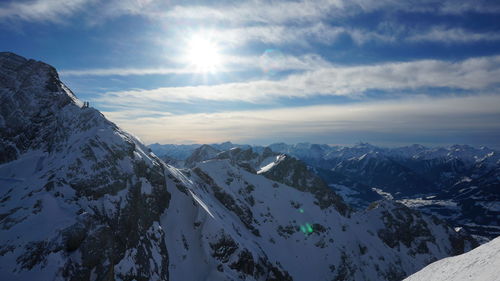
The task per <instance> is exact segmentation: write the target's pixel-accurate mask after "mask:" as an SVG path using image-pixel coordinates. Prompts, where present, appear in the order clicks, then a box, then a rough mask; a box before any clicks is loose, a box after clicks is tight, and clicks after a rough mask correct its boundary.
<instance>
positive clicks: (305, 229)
mask: <svg viewBox="0 0 500 281" xmlns="http://www.w3.org/2000/svg"><path fill="white" fill-rule="evenodd" d="M300 231H302V232H303V233H305V234H306V233H307V228H306V227H305V226H303V225H301V226H300Z"/></svg>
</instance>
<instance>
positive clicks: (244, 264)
mask: <svg viewBox="0 0 500 281" xmlns="http://www.w3.org/2000/svg"><path fill="white" fill-rule="evenodd" d="M167 147H170V148H172V149H176V153H175V154H171V155H170V156H167V158H165V159H166V160H167V161H169V163H175V164H176V165H177V166H178V168H176V167H173V166H171V165H168V164H166V163H165V161H163V160H161V159H160V158H159V157H157V156H156V155H155V154H154V153H153V152H151V151H150V149H149V148H148V147H146V146H145V145H144V144H142V143H141V142H140V141H138V140H137V139H136V138H134V137H133V136H132V135H131V134H129V133H127V132H125V131H123V130H122V129H120V128H119V127H118V126H116V125H115V124H113V123H112V122H110V121H109V120H107V119H106V118H105V117H104V116H103V115H102V114H101V113H100V112H99V111H98V110H96V109H94V108H92V107H88V106H85V105H84V103H83V102H81V101H80V100H78V99H77V98H76V96H75V95H74V94H73V93H72V92H71V91H70V90H69V89H68V88H67V87H66V86H65V85H64V84H63V83H62V82H61V81H60V80H59V77H58V74H57V72H56V70H55V69H54V68H53V67H51V66H50V65H47V64H45V63H43V62H39V61H34V60H29V59H26V58H23V57H20V56H18V55H15V54H12V53H0V280H71V281H79V280H105V281H108V280H193V281H198V280H200V281H201V280H211V281H212V280H214V281H215V280H222V281H224V280H227V281H229V280H253V281H257V280H259V281H264V280H267V281H277V280H337V281H340V280H368V281H370V280H373V281H378V280H391V281H392V280H394V281H396V280H398V281H399V280H401V279H403V278H405V277H406V276H408V275H410V274H412V273H414V272H416V271H418V270H420V269H421V268H423V267H424V266H426V265H428V264H429V263H432V262H434V261H436V260H439V259H442V258H445V257H449V256H452V255H457V254H461V253H464V252H466V251H469V250H471V249H472V248H474V247H476V246H477V245H478V243H477V242H476V240H475V239H474V238H473V237H472V236H471V235H469V234H468V233H467V232H466V231H459V230H457V229H454V228H452V227H450V226H449V225H448V224H447V223H445V222H444V221H442V220H440V219H438V218H436V217H431V216H428V215H425V214H423V213H422V212H420V211H418V210H412V209H410V208H408V207H406V206H405V205H403V204H401V203H398V202H395V201H393V200H382V201H377V202H376V203H371V204H370V206H369V207H368V208H366V209H364V210H362V211H357V212H355V210H354V207H351V206H349V205H348V204H347V203H346V202H345V201H344V200H343V199H342V197H341V196H339V195H338V194H337V193H336V192H335V190H334V189H332V188H330V187H329V186H328V185H332V184H337V185H341V184H346V185H345V186H346V188H353V189H352V192H355V191H356V189H354V188H358V189H359V190H363V188H364V187H365V186H367V187H370V188H371V185H370V182H369V181H370V180H372V179H371V177H370V175H364V174H361V175H360V176H362V177H360V178H359V179H356V178H355V176H354V175H355V172H354V171H353V172H352V173H346V175H345V178H344V179H341V180H342V183H333V182H331V181H327V180H325V178H326V177H325V176H324V175H323V174H322V173H319V172H318V171H319V169H322V171H327V172H328V173H329V171H332V173H333V172H334V173H341V172H342V173H343V172H345V171H346V170H345V169H344V168H342V169H340V170H339V171H333V170H332V167H330V166H329V165H332V163H333V162H330V161H338V160H332V158H329V157H324V155H323V154H321V153H319V154H318V151H317V149H316V148H312V147H313V146H312V145H311V148H309V149H306V150H305V151H310V153H311V154H310V155H314V157H309V158H310V159H311V160H312V159H316V160H317V161H318V163H324V164H321V165H319V164H317V165H316V166H314V167H317V168H314V167H313V166H312V165H311V163H312V162H311V161H309V160H307V161H306V160H302V159H301V158H300V157H298V154H294V153H292V152H293V151H294V150H297V151H303V149H302V148H298V147H295V146H286V145H279V147H282V148H286V149H287V150H286V151H278V150H279V149H277V148H276V147H275V148H273V147H269V148H264V147H249V146H235V145H232V144H230V143H224V144H220V145H215V146H209V145H202V146H198V147H195V148H194V149H193V150H192V151H190V153H186V151H188V150H186V149H184V148H185V147H175V146H167ZM314 147H316V146H314ZM321 147H323V148H324V149H326V147H324V146H321ZM153 148H154V146H153ZM165 149H166V148H165ZM363 149H365V148H363ZM363 149H361V150H363ZM366 149H367V150H369V148H366ZM370 149H371V148H370ZM366 153H368V152H366ZM366 153H364V154H366ZM179 155H184V156H183V157H179V158H176V157H178V156H179ZM308 155H309V154H308ZM316 156H318V157H316ZM362 156H363V155H357V154H356V155H353V156H350V157H348V158H346V159H345V161H354V160H353V157H357V159H358V160H357V161H361V162H363V161H364V160H365V159H372V157H368V156H364V157H362ZM491 157H492V156H489V158H488V159H490V160H488V161H481V163H483V164H482V165H483V168H482V169H486V165H492V164H491V163H492V158H491ZM304 159H305V158H304ZM321 159H324V160H321ZM316 160H315V161H316ZM476 162H477V161H475V162H473V163H472V164H470V163H469V162H467V163H464V165H465V164H466V166H465V168H467V169H468V167H470V165H472V166H473V167H476V166H477V165H476V164H474V163H476ZM341 163H344V162H343V161H340V162H339V163H338V164H339V165H340V164H341ZM346 163H347V162H346ZM322 165H325V166H322ZM343 165H347V164H343ZM367 165H368V164H367ZM336 166H337V165H336ZM336 166H335V167H336ZM375 166H376V165H375ZM493 166H494V165H493ZM493 166H492V167H493ZM342 167H344V166H342ZM352 167H356V165H354V164H352ZM457 167H458V166H457ZM488 167H489V166H488ZM316 169H317V170H316ZM477 169H478V170H477V171H478V172H475V173H479V171H481V173H480V174H477V176H476V174H472V175H470V181H464V180H462V181H461V182H460V183H464V182H470V183H474V184H476V183H478V184H479V183H481V184H485V185H488V186H489V185H490V184H493V187H494V184H496V182H490V181H488V180H486V179H489V178H490V177H491V176H492V174H491V171H490V172H486V171H483V170H482V169H479V167H478V168H477ZM488 169H489V168H488ZM361 171H362V169H361V170H360V173H361ZM374 171H376V169H374ZM460 171H461V170H460ZM474 171H476V170H474ZM328 173H327V174H328ZM453 176H454V174H450V177H453ZM438 178H440V177H439V176H438ZM339 180H340V179H339ZM404 180H406V178H404V177H402V178H401V179H398V181H401V182H404ZM396 182H397V181H395V182H393V181H392V180H390V183H391V184H394V186H391V188H393V189H391V190H389V189H387V190H389V191H394V190H401V191H404V188H403V187H396V186H395V183H396ZM351 183H352V185H351ZM347 184H348V185H347ZM379 188H382V187H380V186H379ZM418 188H420V185H419V184H415V185H414V187H412V189H411V192H408V193H409V194H416V193H417V189H418ZM434 188H435V187H432V188H429V190H434ZM457 188H458V187H457ZM464 188H465V187H464ZM464 188H460V190H462V189H464ZM476 189H479V190H482V188H480V187H477V188H475V189H474V188H472V187H470V190H472V191H473V192H476V191H475V190H476ZM367 190H369V189H367ZM446 190H448V191H449V192H450V193H452V194H454V195H456V197H453V198H452V199H449V200H457V202H461V201H460V200H462V198H463V197H466V196H468V194H469V193H467V192H465V191H464V192H465V193H464V192H460V190H458V192H454V189H453V188H448V189H446ZM493 190H494V189H493ZM426 192H427V189H426ZM433 192H434V191H433ZM485 192H486V191H485ZM368 193H369V192H368V191H367V196H371V195H373V194H376V195H378V194H379V193H382V191H379V192H378V193H377V192H375V193H374V192H372V193H369V194H368ZM360 194H361V191H360ZM382 194H384V193H382ZM391 194H392V195H391ZM391 194H389V192H387V196H389V195H391V196H395V197H396V198H403V194H405V195H406V193H404V192H401V193H397V192H393V193H391ZM474 194H476V195H474V196H482V195H483V194H486V193H484V192H482V191H481V192H476V193H474ZM343 196H344V197H345V198H348V197H346V194H343ZM436 196H437V195H436ZM440 196H441V195H440ZM358 197H359V198H358V199H360V200H365V201H366V202H369V201H371V200H366V198H365V197H363V196H358ZM439 200H444V199H439ZM465 200H466V199H465ZM481 200H486V199H481ZM363 202H364V201H363ZM474 202H475V201H474ZM480 202H483V201H480ZM469 207H471V208H472V209H474V208H476V207H477V206H476V205H475V203H474V204H472V205H469ZM481 210H482V209H481Z"/></svg>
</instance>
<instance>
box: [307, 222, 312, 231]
mask: <svg viewBox="0 0 500 281" xmlns="http://www.w3.org/2000/svg"><path fill="white" fill-rule="evenodd" d="M306 228H307V232H308V233H312V232H313V228H312V226H311V225H310V224H308V223H306Z"/></svg>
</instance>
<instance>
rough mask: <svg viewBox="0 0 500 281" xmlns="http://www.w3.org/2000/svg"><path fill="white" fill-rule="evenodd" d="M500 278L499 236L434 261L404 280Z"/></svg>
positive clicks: (460, 280) (437, 280)
mask: <svg viewBox="0 0 500 281" xmlns="http://www.w3.org/2000/svg"><path fill="white" fill-rule="evenodd" d="M420 280H422V281H424V280H425V281H427V280H433V281H441V280H442V281H449V280H454V281H465V280H474V281H492V280H500V237H498V238H496V239H494V240H492V241H490V242H489V243H486V244H484V245H482V246H480V247H478V248H476V249H474V250H472V251H470V252H468V253H465V254H462V255H459V256H455V257H451V258H446V259H442V260H439V261H437V262H434V263H432V264H430V265H428V266H426V267H424V269H422V270H420V271H419V272H417V273H415V274H413V275H411V276H410V277H408V278H406V279H405V281H420Z"/></svg>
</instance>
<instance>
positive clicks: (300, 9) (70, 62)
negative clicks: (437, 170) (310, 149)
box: [0, 0, 500, 148]
mask: <svg viewBox="0 0 500 281" xmlns="http://www.w3.org/2000/svg"><path fill="white" fill-rule="evenodd" d="M499 17H500V4H498V3H494V2H492V1H465V0H459V1H451V0H449V1H448V0H446V1H437V0H426V1H420V2H418V3H417V2H412V1H404V2H394V1H365V0H355V1H352V0H350V1H347V0H336V1H327V0H317V1H281V0H280V1H257V0H255V1H204V2H200V1H159V0H132V1H118V0H112V1H94V0H79V1H71V2H64V4H63V3H61V2H58V1H54V0H36V1H12V0H9V1H3V2H2V3H0V30H1V32H0V42H2V43H1V44H0V50H2V51H10V52H14V53H16V54H19V55H22V56H25V57H27V58H33V59H36V60H41V61H44V62H46V63H48V64H51V65H53V66H54V67H56V68H57V70H58V71H59V73H60V77H61V80H62V81H63V82H64V83H66V84H67V85H68V87H69V88H70V89H72V90H73V92H74V93H75V94H76V95H77V96H78V97H79V98H80V99H81V100H83V101H89V102H90V105H91V106H92V107H95V108H97V109H98V110H100V111H101V112H103V113H104V115H105V116H106V117H108V118H109V119H110V120H112V121H113V122H115V123H116V124H117V125H119V126H121V127H123V128H124V129H126V130H128V131H130V132H132V133H134V134H135V135H137V136H138V137H140V138H141V139H142V140H143V141H145V142H146V143H154V142H160V143H192V142H195V143H213V142H223V141H225V140H232V141H233V142H236V143H253V144H269V143H273V142H287V143H297V142H312V143H331V144H336V143H338V144H347V145H349V144H354V143H356V142H359V141H362V142H369V143H373V144H377V145H386V146H401V145H405V144H413V143H419V144H424V145H434V146H443V145H450V144H470V145H473V146H482V145H484V146H488V147H494V148H500V122H499V120H500V95H499V90H500V21H498V18H499Z"/></svg>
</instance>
